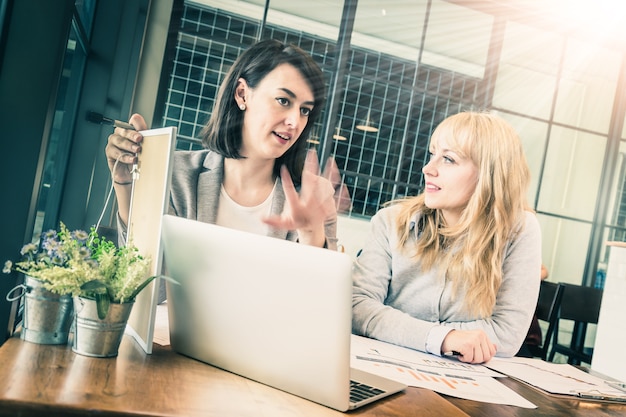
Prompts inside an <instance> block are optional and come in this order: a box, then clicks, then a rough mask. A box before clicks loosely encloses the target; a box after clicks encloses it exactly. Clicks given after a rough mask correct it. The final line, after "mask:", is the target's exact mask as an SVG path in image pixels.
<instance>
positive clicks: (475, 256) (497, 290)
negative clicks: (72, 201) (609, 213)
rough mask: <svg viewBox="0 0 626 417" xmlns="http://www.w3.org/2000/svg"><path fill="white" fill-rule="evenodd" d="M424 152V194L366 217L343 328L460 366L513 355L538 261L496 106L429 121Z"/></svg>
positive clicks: (533, 223)
mask: <svg viewBox="0 0 626 417" xmlns="http://www.w3.org/2000/svg"><path fill="white" fill-rule="evenodd" d="M429 151H430V160H429V162H428V164H426V165H425V166H424V168H423V169H422V171H423V173H424V178H425V188H424V192H423V193H422V194H420V195H418V196H417V197H412V198H408V199H404V200H400V201H397V202H395V204H390V205H389V206H388V207H385V208H383V209H381V210H380V211H379V212H378V213H377V214H376V215H375V216H374V217H373V218H372V221H371V232H370V236H369V238H368V239H367V243H366V244H365V246H364V247H363V250H362V251H361V254H360V255H359V257H358V258H357V260H356V262H355V266H354V272H353V280H354V295H353V332H354V333H355V334H359V335H364V336H367V337H372V338H376V339H379V340H383V341H386V342H390V343H394V344H397V345H402V346H406V347H410V348H413V349H417V350H420V351H424V352H430V353H433V354H436V355H442V354H454V355H457V356H458V358H459V360H461V361H463V362H468V363H483V362H487V361H489V360H490V359H491V358H492V357H493V356H502V357H510V356H514V355H515V354H516V353H517V351H518V350H519V348H520V346H521V344H522V342H523V341H524V337H525V336H526V332H527V330H528V326H529V325H530V321H531V318H532V315H533V312H534V310H535V306H536V305H537V297H538V294H539V282H540V279H539V271H540V269H541V232H540V229H539V224H538V221H537V219H536V217H535V215H534V213H533V212H532V211H531V210H530V209H529V207H528V204H527V200H526V191H527V187H528V183H529V176H530V175H529V170H528V165H527V163H526V159H525V156H524V151H523V148H522V145H521V143H520V139H519V137H518V135H517V134H516V132H515V131H514V129H513V128H512V127H511V126H510V125H509V124H508V123H507V122H505V121H504V120H502V119H501V118H499V117H497V116H495V115H492V114H488V113H481V112H464V113H459V114H457V115H454V116H451V117H449V118H447V119H446V120H444V121H443V122H442V123H441V124H440V125H439V126H438V127H437V128H436V129H435V131H434V132H433V135H432V138H431V143H430V149H429Z"/></svg>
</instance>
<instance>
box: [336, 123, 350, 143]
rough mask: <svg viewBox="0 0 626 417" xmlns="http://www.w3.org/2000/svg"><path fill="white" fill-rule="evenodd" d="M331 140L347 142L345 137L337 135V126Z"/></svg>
mask: <svg viewBox="0 0 626 417" xmlns="http://www.w3.org/2000/svg"><path fill="white" fill-rule="evenodd" d="M333 139H335V140H348V139H347V138H346V137H345V136H342V135H340V134H339V126H337V128H336V129H335V134H334V135H333Z"/></svg>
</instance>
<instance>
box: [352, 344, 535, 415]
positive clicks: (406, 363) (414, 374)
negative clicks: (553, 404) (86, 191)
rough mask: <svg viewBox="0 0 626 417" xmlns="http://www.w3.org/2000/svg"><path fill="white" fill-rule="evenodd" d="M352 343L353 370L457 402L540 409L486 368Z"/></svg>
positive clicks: (387, 346)
mask: <svg viewBox="0 0 626 417" xmlns="http://www.w3.org/2000/svg"><path fill="white" fill-rule="evenodd" d="M351 342H352V345H351V366H352V367H353V368H356V369H361V370H363V371H367V372H371V373H374V374H377V375H381V376H384V377H387V378H390V379H393V380H396V381H400V382H403V383H405V384H407V385H409V386H413V387H420V388H427V389H430V390H433V391H436V392H438V393H440V394H446V395H450V396H453V397H457V398H465V399H468V400H475V401H481V402H487V403H493V404H507V405H515V406H518V407H523V408H536V406H535V405H534V404H533V403H531V402H530V401H528V400H526V399H525V398H524V397H522V396H521V395H519V394H518V393H516V392H515V391H513V390H511V389H510V388H508V387H507V386H505V385H503V384H501V383H500V382H498V381H497V380H496V379H494V377H496V376H500V377H502V376H503V375H502V374H499V373H497V372H494V371H492V370H490V369H489V368H487V367H485V366H482V365H470V364H466V363H462V362H459V361H458V360H456V359H448V358H441V357H438V356H435V355H431V354H428V353H423V352H419V351H416V350H412V349H407V348H403V347H401V346H396V345H392V344H389V343H385V342H381V341H379V340H374V339H369V338H366V337H361V336H355V335H352V341H351Z"/></svg>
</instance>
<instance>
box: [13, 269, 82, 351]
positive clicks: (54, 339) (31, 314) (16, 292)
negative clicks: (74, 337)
mask: <svg viewBox="0 0 626 417" xmlns="http://www.w3.org/2000/svg"><path fill="white" fill-rule="evenodd" d="M22 297H24V315H23V318H22V331H21V334H20V337H21V338H22V339H23V340H26V341H27V342H32V343H39V344H42V345H63V344H66V343H67V340H68V336H69V333H70V327H71V325H72V313H73V311H74V309H73V305H72V296H71V295H58V294H55V293H53V292H50V291H48V290H46V289H45V287H44V286H43V284H42V282H41V281H39V280H38V279H35V278H33V277H29V276H28V275H26V276H25V277H24V283H23V284H19V285H17V286H15V287H14V288H13V289H12V290H11V291H9V293H8V294H7V296H6V299H7V301H16V300H18V299H20V298H22Z"/></svg>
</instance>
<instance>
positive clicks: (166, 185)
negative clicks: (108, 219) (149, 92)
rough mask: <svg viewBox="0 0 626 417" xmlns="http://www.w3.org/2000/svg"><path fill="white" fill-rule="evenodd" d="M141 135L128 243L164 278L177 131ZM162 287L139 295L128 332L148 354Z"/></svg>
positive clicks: (168, 129)
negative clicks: (165, 220)
mask: <svg viewBox="0 0 626 417" xmlns="http://www.w3.org/2000/svg"><path fill="white" fill-rule="evenodd" d="M140 133H141V134H142V135H143V138H144V139H143V142H142V144H141V149H142V150H141V153H139V154H138V160H137V173H136V175H134V179H133V185H132V192H131V201H130V211H129V215H128V233H127V238H126V242H127V244H128V243H132V244H133V245H134V246H136V247H137V248H138V249H139V252H140V253H141V254H142V255H143V256H149V257H150V258H151V259H152V265H151V267H150V276H152V275H160V274H161V270H162V267H163V250H162V247H161V219H162V217H163V214H165V213H166V211H167V209H168V206H169V204H168V200H169V192H170V182H171V169H172V161H173V157H174V149H175V142H176V128H175V127H166V128H160V129H152V130H145V131H142V132H140ZM159 284H160V279H158V278H157V279H155V280H153V281H152V282H151V283H150V284H149V285H148V286H147V287H146V288H145V289H144V290H143V291H142V292H141V293H139V295H138V296H137V298H136V300H135V305H134V307H133V310H132V312H131V315H130V318H129V319H128V325H127V326H126V332H127V333H129V334H130V335H132V336H133V337H134V338H135V339H136V340H137V342H138V343H139V345H140V346H141V347H142V348H143V349H144V350H145V352H146V353H148V354H150V353H152V340H153V337H154V321H155V316H156V306H157V302H158V296H159Z"/></svg>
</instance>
